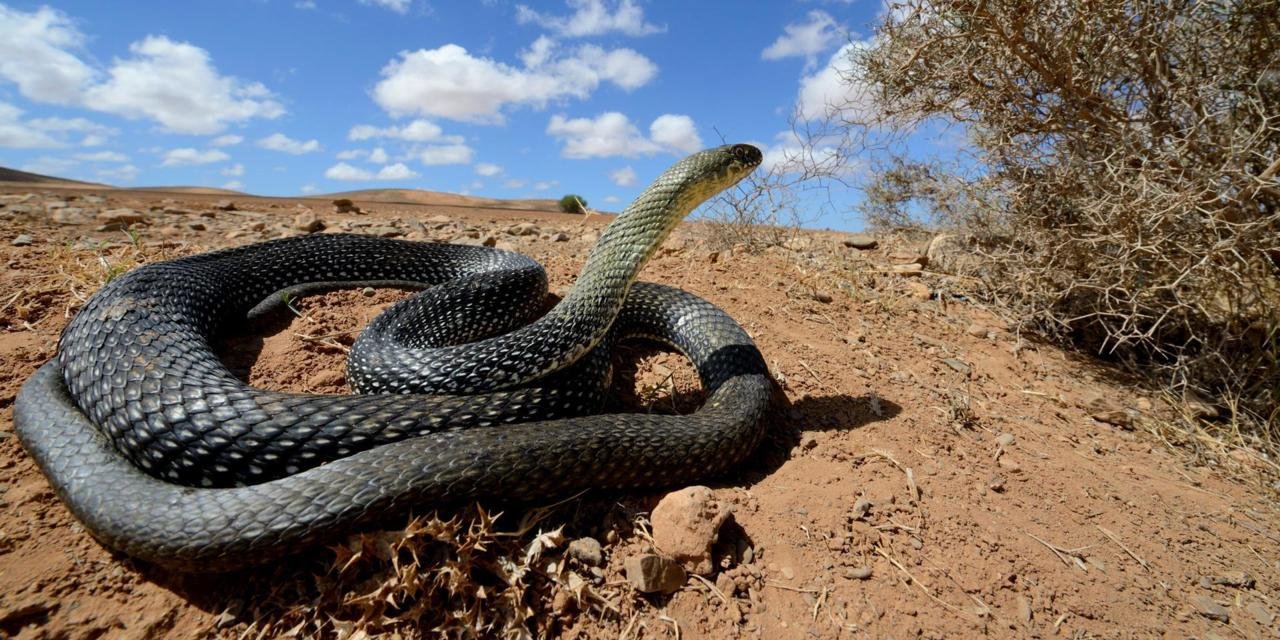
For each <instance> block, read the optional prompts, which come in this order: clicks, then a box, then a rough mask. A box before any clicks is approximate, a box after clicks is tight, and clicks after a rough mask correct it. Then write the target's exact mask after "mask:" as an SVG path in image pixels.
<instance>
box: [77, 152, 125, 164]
mask: <svg viewBox="0 0 1280 640" xmlns="http://www.w3.org/2000/svg"><path fill="white" fill-rule="evenodd" d="M71 157H73V158H75V159H76V160H82V161H84V162H128V161H129V156H126V155H124V154H123V153H117V152H115V151H95V152H94V153H74V154H72V155H71Z"/></svg>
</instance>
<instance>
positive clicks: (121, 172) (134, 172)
mask: <svg viewBox="0 0 1280 640" xmlns="http://www.w3.org/2000/svg"><path fill="white" fill-rule="evenodd" d="M93 173H94V175H96V176H98V177H99V178H102V179H103V180H108V181H111V182H133V181H134V180H137V179H138V168H137V167H135V166H133V165H131V164H122V165H120V166H117V167H109V168H106V169H98V170H97V171H94V172H93Z"/></svg>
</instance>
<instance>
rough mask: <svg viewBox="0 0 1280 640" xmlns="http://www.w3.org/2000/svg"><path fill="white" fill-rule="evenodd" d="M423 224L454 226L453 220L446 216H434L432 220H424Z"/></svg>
mask: <svg viewBox="0 0 1280 640" xmlns="http://www.w3.org/2000/svg"><path fill="white" fill-rule="evenodd" d="M422 222H423V223H425V224H433V225H441V224H452V223H453V218H450V217H449V216H446V215H434V216H431V217H430V218H427V219H426V220H423V221H422Z"/></svg>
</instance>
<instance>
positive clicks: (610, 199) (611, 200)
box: [604, 196, 622, 204]
mask: <svg viewBox="0 0 1280 640" xmlns="http://www.w3.org/2000/svg"><path fill="white" fill-rule="evenodd" d="M619 202H622V199H621V198H619V197H618V196H605V197H604V203H605V204H617V203H619Z"/></svg>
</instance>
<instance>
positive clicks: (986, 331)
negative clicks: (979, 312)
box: [964, 322, 993, 338]
mask: <svg viewBox="0 0 1280 640" xmlns="http://www.w3.org/2000/svg"><path fill="white" fill-rule="evenodd" d="M964 332H965V333H967V334H969V335H971V336H973V337H975V338H988V337H990V336H991V334H992V332H993V330H992V329H991V327H988V326H986V325H984V324H980V323H977V322H975V323H973V324H971V325H969V327H968V328H967V329H965V330H964Z"/></svg>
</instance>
